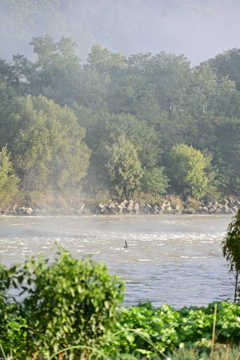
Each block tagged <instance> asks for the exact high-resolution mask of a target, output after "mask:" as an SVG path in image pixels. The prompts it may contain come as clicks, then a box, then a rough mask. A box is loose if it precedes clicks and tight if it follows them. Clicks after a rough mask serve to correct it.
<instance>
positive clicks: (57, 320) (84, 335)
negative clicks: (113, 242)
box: [0, 249, 124, 359]
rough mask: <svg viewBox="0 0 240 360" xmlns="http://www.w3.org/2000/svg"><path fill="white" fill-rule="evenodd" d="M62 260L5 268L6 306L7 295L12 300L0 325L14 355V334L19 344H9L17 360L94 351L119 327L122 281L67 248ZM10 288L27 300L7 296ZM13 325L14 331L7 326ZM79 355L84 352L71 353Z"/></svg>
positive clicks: (36, 260)
mask: <svg viewBox="0 0 240 360" xmlns="http://www.w3.org/2000/svg"><path fill="white" fill-rule="evenodd" d="M58 255H59V256H58V257H57V259H56V260H55V262H53V263H51V264H50V265H49V264H48V263H49V260H48V259H42V258H40V257H33V258H31V259H30V260H27V261H26V262H25V263H24V264H23V265H22V266H14V267H12V268H11V269H9V270H8V271H6V269H5V268H0V270H1V271H0V277H1V279H0V280H2V281H1V284H2V299H3V302H4V296H5V298H6V299H7V300H6V302H5V303H4V305H3V303H2V304H1V307H2V313H4V317H5V319H6V320H5V321H4V322H3V321H2V322H1V324H0V331H1V334H0V335H1V341H2V342H3V346H4V347H5V349H6V351H8V350H9V351H10V349H9V334H10V332H11V331H12V332H13V331H15V332H14V334H15V335H14V336H15V338H16V341H15V342H14V341H12V342H11V343H10V345H11V346H12V348H13V349H14V351H15V352H16V353H17V354H18V359H26V356H25V354H26V353H25V351H26V352H27V353H28V354H42V355H43V356H45V357H47V356H50V354H53V353H54V352H57V351H59V350H62V349H63V351H64V348H66V347H68V346H70V345H71V346H76V345H86V347H87V346H93V345H94V344H97V343H98V342H99V341H100V339H101V337H102V336H103V335H104V334H105V333H106V332H107V331H108V330H112V329H114V327H115V324H116V312H117V309H118V307H119V304H120V303H121V301H122V300H123V291H124V285H123V282H122V281H121V280H120V279H119V278H118V277H117V276H112V275H110V274H109V272H108V270H107V268H106V266H105V265H103V264H101V263H99V264H97V263H94V262H93V261H92V260H91V259H90V258H89V257H86V258H84V259H83V260H77V259H74V258H73V257H72V256H71V254H70V253H69V252H68V251H66V250H63V249H61V250H60V252H59V253H58ZM4 279H6V280H4ZM4 281H5V282H4ZM11 287H15V288H16V289H18V291H19V292H18V295H20V294H21V295H23V296H24V298H22V299H21V301H20V300H19V298H18V300H17V298H14V297H11V298H10V297H7V295H6V294H7V291H8V289H9V288H11ZM3 290H5V294H4V291H3ZM11 307H14V311H12V310H11ZM10 323H11V324H12V325H11V329H10V330H11V331H10V330H9V331H10V332H9V331H7V329H6V327H5V326H6V324H10ZM19 324H20V325H19ZM8 326H9V325H8ZM19 326H20V327H22V329H23V328H24V334H25V342H24V344H22V343H21V344H20V341H19V340H20V334H19V331H18V330H19ZM14 329H15V330H14ZM18 334H19V337H18V336H17V335H18ZM17 337H18V339H17ZM77 351H78V353H79V352H81V351H80V350H76V349H75V350H72V352H75V354H76V353H77ZM20 354H21V355H22V356H21V355H20Z"/></svg>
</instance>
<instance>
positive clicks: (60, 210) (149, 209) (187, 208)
mask: <svg viewBox="0 0 240 360" xmlns="http://www.w3.org/2000/svg"><path fill="white" fill-rule="evenodd" d="M238 209H240V201H239V200H235V199H232V198H229V199H223V200H222V201H219V202H218V201H209V200H208V201H201V202H198V201H195V200H193V199H190V200H189V199H188V200H187V201H186V202H179V201H178V202H174V201H169V200H168V199H165V200H163V201H162V202H159V203H157V204H151V203H147V204H141V203H139V202H137V201H134V200H132V199H130V200H124V201H121V202H109V203H97V204H94V203H89V202H82V201H80V202H77V203H71V204H67V205H65V206H64V207H63V206H59V204H57V205H56V204H55V206H54V204H46V206H44V204H41V205H38V204H34V205H31V206H20V205H16V204H15V205H13V206H10V207H9V208H6V209H2V210H1V211H0V214H1V215H8V216H18V215H20V216H44V215H69V216H70V215H91V214H93V215H120V214H129V215H138V214H143V215H147V214H149V215H151V214H154V215H156V214H159V215H161V214H173V215H174V214H176V215H181V214H190V215H191V214H205V215H206V214H226V215H231V214H232V215H234V214H236V213H237V211H238Z"/></svg>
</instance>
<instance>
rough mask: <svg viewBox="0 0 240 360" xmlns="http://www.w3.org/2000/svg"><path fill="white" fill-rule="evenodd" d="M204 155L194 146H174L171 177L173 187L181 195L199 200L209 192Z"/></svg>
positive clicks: (171, 153)
mask: <svg viewBox="0 0 240 360" xmlns="http://www.w3.org/2000/svg"><path fill="white" fill-rule="evenodd" d="M205 167H206V159H205V158H204V155H203V154H202V153H201V152H200V151H199V150H196V149H194V148H193V147H192V146H187V145H185V144H179V145H175V146H173V148H172V150H171V152H170V154H169V177H170V184H171V186H172V189H173V190H174V191H175V192H176V193H177V194H179V195H181V194H183V195H191V196H192V197H193V198H195V199H197V200H199V199H201V198H202V197H203V196H204V195H206V194H207V192H208V186H209V180H208V177H207V176H206V172H205Z"/></svg>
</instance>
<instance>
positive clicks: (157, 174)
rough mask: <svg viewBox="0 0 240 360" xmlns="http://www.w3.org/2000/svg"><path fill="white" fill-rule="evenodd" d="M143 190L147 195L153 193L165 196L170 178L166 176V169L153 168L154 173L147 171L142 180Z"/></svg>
mask: <svg viewBox="0 0 240 360" xmlns="http://www.w3.org/2000/svg"><path fill="white" fill-rule="evenodd" d="M141 183H142V190H143V191H144V192H146V193H148V192H153V193H157V194H165V193H166V189H167V187H168V186H169V185H168V178H167V177H166V175H165V174H164V168H163V167H159V168H153V169H152V171H150V170H147V169H146V170H145V171H144V174H143V177H142V180H141Z"/></svg>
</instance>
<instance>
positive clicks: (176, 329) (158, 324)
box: [111, 302, 240, 354]
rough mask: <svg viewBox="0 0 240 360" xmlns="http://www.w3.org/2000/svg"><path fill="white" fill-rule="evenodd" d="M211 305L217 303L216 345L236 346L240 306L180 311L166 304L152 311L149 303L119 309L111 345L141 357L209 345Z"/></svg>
mask: <svg viewBox="0 0 240 360" xmlns="http://www.w3.org/2000/svg"><path fill="white" fill-rule="evenodd" d="M214 304H217V322H216V339H215V340H216V342H219V343H225V344H227V343H231V344H232V345H233V344H238V339H239V336H240V322H239V320H238V319H239V315H240V304H230V303H227V302H222V303H221V302H218V303H216V302H215V303H211V304H209V305H208V307H206V308H205V307H199V308H198V307H190V308H186V307H185V308H182V309H180V310H174V309H173V308H172V307H171V306H170V305H167V304H165V305H162V306H161V307H160V308H153V307H152V305H151V303H144V304H139V305H138V306H137V307H131V308H129V309H123V310H122V311H121V312H119V325H118V326H119V332H118V333H116V335H115V336H114V338H113V344H114V346H115V347H116V348H117V349H121V351H122V352H124V351H127V352H128V353H133V352H139V353H142V354H154V353H155V351H156V350H157V351H159V352H160V353H161V354H163V353H166V352H167V351H172V350H173V349H176V348H179V347H186V348H188V347H189V346H192V345H194V344H195V345H196V346H201V344H202V346H204V344H205V346H206V344H208V345H210V344H211V339H212V326H213V313H214ZM111 350H112V351H114V350H113V348H112V349H111Z"/></svg>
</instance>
